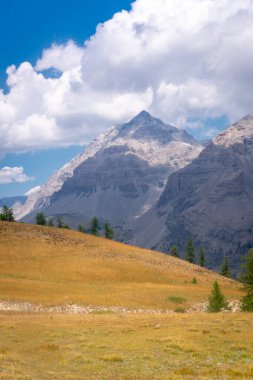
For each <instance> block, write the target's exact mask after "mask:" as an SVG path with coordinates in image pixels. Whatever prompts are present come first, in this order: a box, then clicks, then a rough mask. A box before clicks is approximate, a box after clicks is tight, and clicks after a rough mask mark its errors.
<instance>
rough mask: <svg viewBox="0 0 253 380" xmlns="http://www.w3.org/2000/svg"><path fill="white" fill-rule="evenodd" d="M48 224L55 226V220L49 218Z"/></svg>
mask: <svg viewBox="0 0 253 380" xmlns="http://www.w3.org/2000/svg"><path fill="white" fill-rule="evenodd" d="M47 225H48V227H54V221H53V219H52V218H49V219H48V221H47Z"/></svg>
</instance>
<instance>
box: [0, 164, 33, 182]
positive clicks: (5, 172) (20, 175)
mask: <svg viewBox="0 0 253 380" xmlns="http://www.w3.org/2000/svg"><path fill="white" fill-rule="evenodd" d="M33 179H34V177H28V176H27V175H26V174H25V173H24V168H23V167H22V166H19V167H9V166H5V167H4V168H2V169H0V183H1V184H7V183H13V182H18V183H23V182H28V181H32V180H33Z"/></svg>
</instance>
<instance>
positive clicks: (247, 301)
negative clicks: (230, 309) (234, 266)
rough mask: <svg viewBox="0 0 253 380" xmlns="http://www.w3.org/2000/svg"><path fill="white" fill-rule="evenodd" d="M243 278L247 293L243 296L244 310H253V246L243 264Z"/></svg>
mask: <svg viewBox="0 0 253 380" xmlns="http://www.w3.org/2000/svg"><path fill="white" fill-rule="evenodd" d="M242 269H243V273H242V275H241V280H242V281H243V282H244V284H245V285H244V289H245V291H246V295H245V296H244V297H243V298H242V310H243V311H253V248H251V249H250V250H249V252H248V253H247V255H246V257H245V259H244V263H243V265H242Z"/></svg>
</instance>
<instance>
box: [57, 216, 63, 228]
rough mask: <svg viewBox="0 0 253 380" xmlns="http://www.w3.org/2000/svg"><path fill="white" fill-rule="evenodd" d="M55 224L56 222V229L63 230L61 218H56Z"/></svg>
mask: <svg viewBox="0 0 253 380" xmlns="http://www.w3.org/2000/svg"><path fill="white" fill-rule="evenodd" d="M56 222H57V227H58V228H63V221H62V218H60V217H58V218H57V219H56Z"/></svg>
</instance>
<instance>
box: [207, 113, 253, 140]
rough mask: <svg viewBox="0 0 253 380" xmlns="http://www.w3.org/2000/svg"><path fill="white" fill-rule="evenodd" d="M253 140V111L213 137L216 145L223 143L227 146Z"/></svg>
mask: <svg viewBox="0 0 253 380" xmlns="http://www.w3.org/2000/svg"><path fill="white" fill-rule="evenodd" d="M249 139H250V140H252V141H253V113H250V114H248V115H246V116H245V117H243V118H242V119H241V120H239V121H238V122H237V123H234V124H232V125H231V127H230V128H228V129H226V130H225V131H224V132H221V133H220V134H219V135H218V136H217V137H215V138H214V139H213V143H214V144H215V145H223V146H225V147H226V148H228V147H230V146H232V145H234V144H242V143H244V142H246V141H247V140H249Z"/></svg>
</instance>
